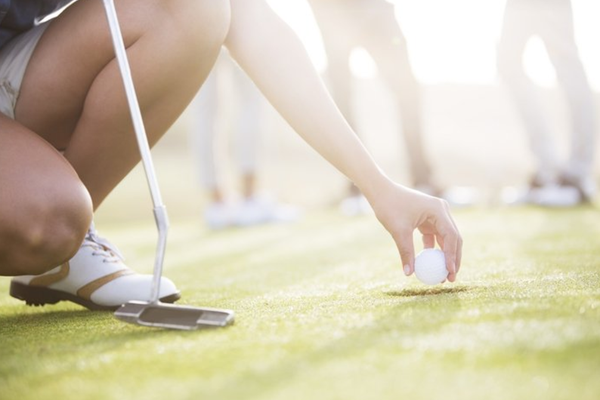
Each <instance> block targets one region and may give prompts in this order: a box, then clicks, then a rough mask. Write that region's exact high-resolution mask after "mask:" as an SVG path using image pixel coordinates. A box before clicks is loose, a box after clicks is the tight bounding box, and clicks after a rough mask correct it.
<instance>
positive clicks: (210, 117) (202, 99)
mask: <svg viewBox="0 0 600 400" xmlns="http://www.w3.org/2000/svg"><path fill="white" fill-rule="evenodd" d="M221 61H222V60H219V62H218V63H217V65H220V63H221ZM218 71H219V68H218V67H217V68H215V69H213V71H212V73H211V74H210V75H209V77H208V78H207V79H206V81H205V82H204V84H203V85H202V88H201V89H200V92H199V93H198V96H196V100H195V103H194V105H195V109H196V110H197V113H194V127H193V129H192V135H193V136H192V141H193V142H194V150H195V152H196V153H197V155H198V157H197V159H198V161H199V162H198V171H199V176H200V185H201V186H202V188H203V189H204V190H205V191H206V192H207V193H210V196H211V200H212V201H214V202H222V201H223V200H224V198H223V191H222V189H223V188H222V187H221V179H220V177H219V166H218V165H217V162H216V160H215V153H216V152H217V150H216V148H215V136H216V130H217V129H218V125H219V124H218V121H217V112H218V109H219V107H218V104H217V103H218V102H219V85H218V81H219V75H220V74H219V73H218Z"/></svg>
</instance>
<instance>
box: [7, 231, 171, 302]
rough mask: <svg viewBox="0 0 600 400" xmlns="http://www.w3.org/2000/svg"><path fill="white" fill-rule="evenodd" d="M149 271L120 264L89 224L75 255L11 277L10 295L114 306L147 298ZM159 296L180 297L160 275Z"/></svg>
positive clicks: (30, 299) (112, 248) (166, 299)
mask: <svg viewBox="0 0 600 400" xmlns="http://www.w3.org/2000/svg"><path fill="white" fill-rule="evenodd" d="M151 287H152V275H140V274H137V273H136V272H134V271H133V270H131V269H129V268H127V266H126V265H125V264H123V258H122V256H121V255H120V253H119V251H118V250H117V249H116V247H115V246H114V245H112V244H111V243H109V242H108V241H107V240H106V239H103V238H100V237H99V236H97V234H96V231H95V229H94V227H93V225H92V227H91V228H90V230H89V231H88V233H87V235H86V237H85V239H84V241H83V244H82V245H81V247H80V248H79V251H78V252H77V254H75V256H74V257H73V258H72V259H71V260H69V261H68V262H66V263H64V264H63V265H61V266H59V267H56V268H54V269H52V270H50V271H48V272H46V273H45V274H42V275H24V276H18V277H15V278H13V279H12V280H11V283H10V295H11V296H13V297H15V298H17V299H20V300H23V301H25V303H26V304H27V305H35V306H42V305H45V304H55V303H58V302H59V301H63V300H66V301H72V302H74V303H77V304H79V305H82V306H84V307H86V308H89V309H90V310H116V309H117V308H119V306H121V305H122V304H125V303H127V302H128V301H131V300H140V301H150V300H151V299H150V290H151ZM159 298H160V300H161V301H162V302H165V303H173V302H175V301H177V300H179V298H180V294H179V291H178V290H177V288H176V287H175V284H174V283H173V282H172V281H171V280H169V279H167V278H164V277H163V278H162V279H161V282H160V294H159Z"/></svg>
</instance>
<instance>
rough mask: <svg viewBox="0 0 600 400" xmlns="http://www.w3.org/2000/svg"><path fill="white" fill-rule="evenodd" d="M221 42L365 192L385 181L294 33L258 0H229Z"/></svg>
mask: <svg viewBox="0 0 600 400" xmlns="http://www.w3.org/2000/svg"><path fill="white" fill-rule="evenodd" d="M225 45H226V47H227V48H228V49H229V51H230V53H231V55H232V57H233V58H234V59H235V60H236V61H237V62H238V63H239V64H240V66H241V67H242V68H243V69H244V70H245V71H246V73H247V74H248V75H249V76H250V78H252V80H253V81H254V82H255V83H256V85H257V86H258V87H259V89H260V90H261V91H262V92H263V94H264V95H265V97H266V98H267V99H268V100H269V101H270V102H271V104H273V106H274V107H275V108H276V110H277V111H278V112H279V113H280V114H281V115H282V116H283V118H285V120H286V121H287V122H288V123H289V124H290V126H291V127H292V128H293V129H294V130H295V131H296V132H297V133H298V134H299V135H300V136H301V137H302V138H303V139H304V140H305V141H306V142H307V143H308V144H309V145H310V146H311V147H313V148H314V149H315V150H316V151H317V152H319V153H320V154H321V155H322V156H323V157H324V158H325V159H326V160H328V161H329V162H330V163H331V164H333V165H334V166H335V167H336V168H337V169H338V170H340V171H341V172H342V173H343V174H345V175H346V176H347V177H348V178H349V179H351V180H352V181H353V182H354V183H355V184H356V185H357V186H358V187H359V188H360V189H361V190H362V191H363V192H364V193H365V194H366V195H367V196H369V195H370V194H371V193H373V192H375V191H377V190H378V189H377V187H378V186H380V185H381V184H383V182H385V181H386V180H387V178H385V176H384V175H383V174H382V173H381V171H380V170H379V168H378V167H377V166H376V164H375V163H374V162H373V160H372V158H371V156H370V155H369V154H368V152H367V151H366V149H365V148H364V146H363V145H362V143H361V142H360V140H359V139H358V137H357V136H356V135H355V133H354V132H353V131H352V129H351V128H350V126H349V125H348V124H347V123H346V121H345V120H344V118H343V116H342V114H341V113H340V112H339V110H338V109H337V107H336V106H335V104H334V102H333V100H332V99H331V97H330V96H329V94H328V92H327V90H326V88H325V86H324V85H323V83H322V81H321V79H320V77H319V75H318V73H317V71H316V70H315V68H314V66H313V65H312V63H311V61H310V58H309V56H308V54H307V52H306V50H305V49H304V46H303V45H302V43H301V42H300V40H299V39H298V37H297V36H296V34H295V33H294V32H293V31H292V29H291V28H290V27H289V26H288V25H287V24H286V23H285V22H283V21H282V20H281V19H280V18H279V17H278V16H277V15H276V14H275V13H274V12H273V11H272V10H271V8H270V7H269V6H268V5H267V4H266V3H265V2H264V1H263V0H231V27H230V31H229V35H228V37H227V39H226V42H225Z"/></svg>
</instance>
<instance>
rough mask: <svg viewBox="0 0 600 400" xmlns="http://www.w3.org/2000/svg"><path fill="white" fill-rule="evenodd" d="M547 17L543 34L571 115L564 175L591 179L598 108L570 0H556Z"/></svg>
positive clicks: (542, 27) (541, 32) (542, 29)
mask: <svg viewBox="0 0 600 400" xmlns="http://www.w3.org/2000/svg"><path fill="white" fill-rule="evenodd" d="M552 3H554V6H550V7H547V9H546V10H545V15H543V18H544V20H545V21H546V23H545V24H543V25H542V26H540V31H539V35H540V37H541V38H542V40H543V41H544V44H545V45H546V49H547V51H548V55H549V57H550V60H551V61H552V64H553V65H554V68H555V70H556V78H557V80H558V83H559V84H560V85H561V87H562V88H563V90H564V93H565V98H566V103H567V105H568V107H569V111H570V116H571V140H570V144H571V148H570V157H569V160H568V161H567V163H566V165H565V166H564V167H563V168H562V171H561V172H562V173H564V174H567V175H569V176H570V177H573V178H581V179H583V178H585V177H587V176H590V175H591V173H592V169H593V163H594V150H595V144H596V143H595V135H596V123H595V107H594V100H593V95H592V91H591V88H590V85H589V83H588V80H587V76H586V73H585V70H584V68H583V64H582V63H581V58H580V56H579V52H578V49H577V44H576V42H575V32H574V27H573V12H572V9H571V3H570V1H569V0H554V1H553V2H552Z"/></svg>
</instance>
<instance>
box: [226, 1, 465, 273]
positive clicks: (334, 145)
mask: <svg viewBox="0 0 600 400" xmlns="http://www.w3.org/2000/svg"><path fill="white" fill-rule="evenodd" d="M230 3H231V25H230V31H229V34H228V36H227V39H226V41H225V46H226V47H227V48H228V50H229V52H230V53H231V55H232V57H233V58H234V59H235V60H236V61H237V62H238V64H239V65H240V66H241V67H242V68H243V69H244V70H245V71H246V73H247V74H248V75H249V76H250V78H252V80H253V81H254V82H255V83H256V85H257V86H258V87H259V88H260V90H261V91H262V92H263V94H264V95H265V97H266V98H267V99H268V100H269V101H270V102H271V104H273V106H274V107H275V108H276V109H277V111H278V112H279V113H280V114H281V115H282V116H283V118H285V120H286V121H287V122H288V123H289V124H290V126H291V127H292V128H293V129H294V130H295V131H296V132H297V133H298V134H299V135H300V136H301V137H302V138H303V139H304V140H305V141H306V142H307V143H308V144H309V145H310V146H311V147H313V148H314V149H315V150H316V151H317V152H319V153H320V154H321V155H322V156H323V157H324V158H325V159H326V160H327V161H329V162H330V163H331V164H332V165H333V166H335V167H336V168H337V169H338V170H339V171H341V172H342V173H343V174H344V175H346V176H347V177H348V178H349V179H350V180H352V181H353V182H354V183H355V184H356V186H358V187H359V188H360V190H361V191H362V192H363V193H364V195H365V196H366V197H367V199H368V200H369V202H370V204H371V205H372V207H373V209H374V210H375V214H376V215H377V218H378V219H379V220H380V221H381V223H382V224H383V225H384V227H385V228H386V229H387V230H388V231H389V232H390V233H391V234H392V236H393V238H394V240H395V242H396V245H397V246H398V249H399V251H400V255H401V258H402V263H403V266H404V270H405V273H406V274H407V275H409V274H411V273H412V272H413V270H414V245H413V231H414V230H415V229H417V228H418V229H419V230H420V231H421V233H422V234H423V241H424V243H425V245H426V246H427V247H432V246H433V245H434V243H435V240H436V239H437V241H438V243H439V244H440V246H441V247H442V249H443V250H444V252H445V254H446V263H447V268H448V271H449V273H450V274H449V277H448V279H449V280H450V281H454V279H455V277H456V272H457V269H458V266H459V265H460V254H461V247H462V241H461V239H460V235H459V233H458V230H457V229H456V225H455V224H454V222H453V221H452V218H451V216H450V214H449V212H448V206H447V204H446V203H445V202H443V201H442V200H440V199H437V198H434V197H430V196H426V195H423V194H420V193H418V192H416V191H413V190H410V189H407V188H405V187H402V186H400V185H397V184H395V183H394V182H392V181H391V180H390V179H389V178H387V177H386V176H385V175H384V174H383V172H382V171H381V170H380V169H379V167H378V166H377V165H376V164H375V162H374V161H373V159H372V158H371V156H370V155H369V153H368V152H367V151H366V149H365V148H364V146H363V145H362V143H361V142H360V140H359V139H358V137H357V136H356V134H355V133H354V132H353V131H352V129H351V128H350V126H349V125H348V124H347V123H346V121H345V120H344V118H343V116H342V114H341V113H340V111H339V110H338V109H337V107H336V105H335V104H334V102H333V100H332V99H331V97H330V96H329V94H328V92H327V90H326V88H325V86H324V84H323V83H322V81H321V79H320V77H319V75H318V73H317V71H316V70H315V68H314V67H313V65H312V63H311V61H310V59H309V57H308V54H307V53H306V50H305V49H304V47H303V46H302V44H301V42H300V40H299V39H298V37H297V36H296V35H295V33H294V32H293V31H292V30H291V28H290V27H289V26H288V25H287V24H285V22H283V21H282V20H281V19H280V18H279V17H278V16H277V15H276V14H275V13H274V12H273V10H272V9H271V8H270V7H269V6H268V5H267V4H266V2H265V1H264V0H230Z"/></svg>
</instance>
